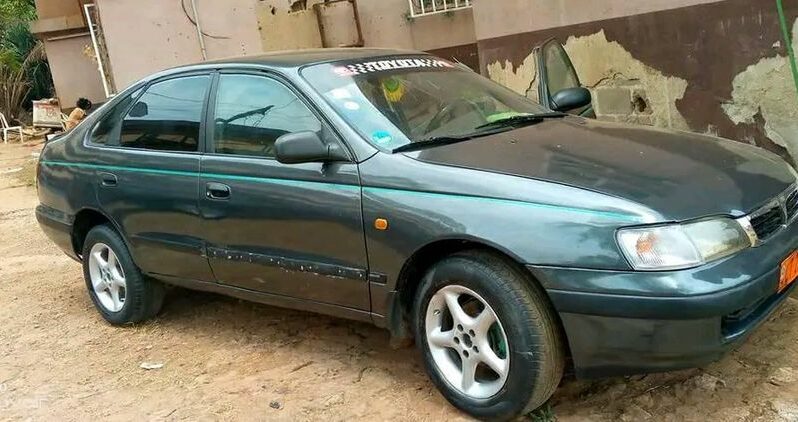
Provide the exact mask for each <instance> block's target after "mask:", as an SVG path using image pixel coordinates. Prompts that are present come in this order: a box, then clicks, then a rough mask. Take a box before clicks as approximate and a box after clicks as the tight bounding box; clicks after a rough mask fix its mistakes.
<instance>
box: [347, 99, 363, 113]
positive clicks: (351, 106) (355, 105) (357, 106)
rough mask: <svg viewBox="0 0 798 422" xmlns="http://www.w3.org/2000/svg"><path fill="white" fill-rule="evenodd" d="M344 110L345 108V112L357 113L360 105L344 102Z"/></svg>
mask: <svg viewBox="0 0 798 422" xmlns="http://www.w3.org/2000/svg"><path fill="white" fill-rule="evenodd" d="M344 108H346V109H347V110H352V111H357V110H360V104H358V103H356V102H354V101H346V102H344Z"/></svg>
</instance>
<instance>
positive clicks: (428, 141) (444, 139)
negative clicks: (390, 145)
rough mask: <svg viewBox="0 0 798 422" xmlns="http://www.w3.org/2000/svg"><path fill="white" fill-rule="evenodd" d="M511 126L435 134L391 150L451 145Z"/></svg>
mask: <svg viewBox="0 0 798 422" xmlns="http://www.w3.org/2000/svg"><path fill="white" fill-rule="evenodd" d="M508 130H509V128H497V129H493V130H482V131H478V132H474V133H469V134H467V135H453V136H433V137H430V138H424V139H420V140H418V141H413V142H410V143H408V144H404V145H400V146H398V147H396V148H394V149H392V150H391V152H392V153H397V152H407V151H416V150H420V149H425V148H429V147H436V146H440V145H449V144H454V143H457V142H463V141H468V140H471V139H474V138H479V137H482V136H488V135H494V134H497V133H501V132H506V131H508Z"/></svg>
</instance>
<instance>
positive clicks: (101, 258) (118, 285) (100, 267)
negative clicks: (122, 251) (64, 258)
mask: <svg viewBox="0 0 798 422" xmlns="http://www.w3.org/2000/svg"><path fill="white" fill-rule="evenodd" d="M89 275H90V276H91V285H92V288H93V289H94V294H95V295H96V296H97V300H98V302H99V303H100V305H101V306H102V307H103V308H105V310H107V311H109V312H119V311H121V310H122V307H123V306H124V305H125V296H126V293H127V283H126V282H125V272H124V270H122V265H121V264H120V262H119V259H118V258H117V256H116V253H114V251H113V249H111V248H110V247H109V246H108V245H106V244H104V243H97V244H95V245H94V246H92V248H91V251H90V252H89Z"/></svg>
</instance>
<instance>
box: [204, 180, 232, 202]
mask: <svg viewBox="0 0 798 422" xmlns="http://www.w3.org/2000/svg"><path fill="white" fill-rule="evenodd" d="M205 196H206V197H207V198H208V199H219V200H226V199H230V186H227V185H225V184H224V183H217V182H210V183H207V184H205Z"/></svg>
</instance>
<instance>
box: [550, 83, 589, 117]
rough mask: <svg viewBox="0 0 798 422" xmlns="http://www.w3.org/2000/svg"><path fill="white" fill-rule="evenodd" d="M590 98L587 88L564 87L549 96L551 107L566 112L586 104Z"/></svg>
mask: <svg viewBox="0 0 798 422" xmlns="http://www.w3.org/2000/svg"><path fill="white" fill-rule="evenodd" d="M592 100H593V99H592V97H591V95H590V90H588V89H587V88H582V87H578V88H565V89H561V90H559V91H557V92H555V93H554V95H552V96H551V109H552V110H555V111H562V112H568V111H571V110H576V109H578V108H582V107H585V106H588V105H590V103H591V101H592Z"/></svg>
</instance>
